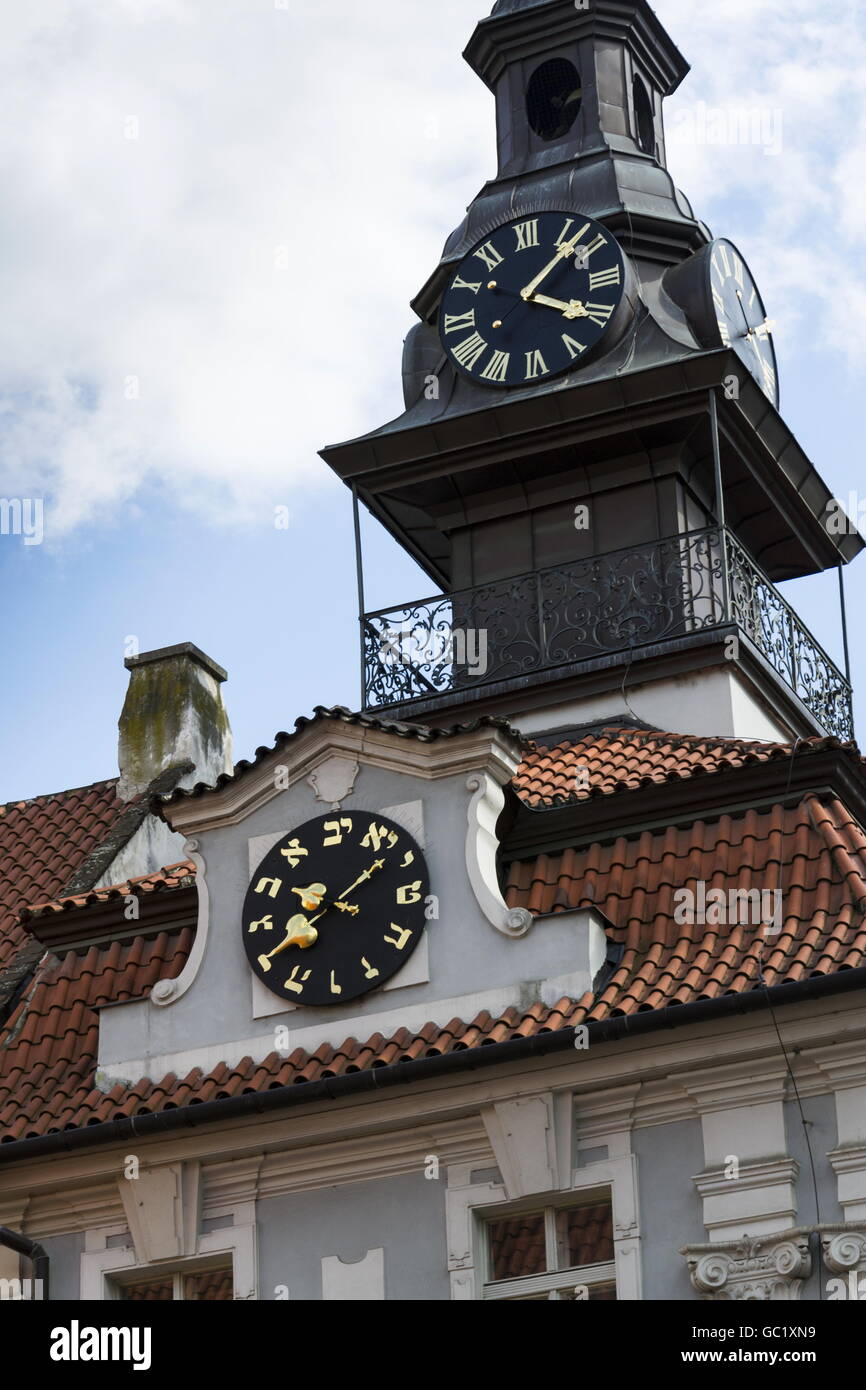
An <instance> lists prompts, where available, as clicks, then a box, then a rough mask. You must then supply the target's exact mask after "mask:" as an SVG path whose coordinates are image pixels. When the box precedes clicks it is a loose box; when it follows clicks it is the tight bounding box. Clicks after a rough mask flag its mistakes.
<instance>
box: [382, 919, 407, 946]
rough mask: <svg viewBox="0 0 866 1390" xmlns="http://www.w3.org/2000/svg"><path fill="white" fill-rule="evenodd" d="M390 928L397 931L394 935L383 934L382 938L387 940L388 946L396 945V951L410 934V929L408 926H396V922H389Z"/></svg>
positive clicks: (403, 944)
mask: <svg viewBox="0 0 866 1390" xmlns="http://www.w3.org/2000/svg"><path fill="white" fill-rule="evenodd" d="M391 930H392V931H395V932H396V933H397V935H396V937H393V936H385V937H383V940H384V941H387V943H388V945H389V946H396V947H397V950H398V951H402V950H403V947H404V946H405V945H406V942H407V941H408V940H409V937H410V936H411V935H412V933H411V931H410V930H409V928H408V927H398V926H397V923H396V922H392V923H391Z"/></svg>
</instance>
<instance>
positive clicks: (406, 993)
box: [99, 718, 607, 1086]
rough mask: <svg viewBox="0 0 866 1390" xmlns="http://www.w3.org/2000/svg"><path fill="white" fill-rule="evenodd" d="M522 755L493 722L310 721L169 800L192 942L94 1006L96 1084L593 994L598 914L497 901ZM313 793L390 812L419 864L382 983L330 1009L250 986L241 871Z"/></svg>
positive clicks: (317, 806)
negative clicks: (176, 968) (401, 725)
mask: <svg viewBox="0 0 866 1390" xmlns="http://www.w3.org/2000/svg"><path fill="white" fill-rule="evenodd" d="M521 751H522V750H521V744H520V742H519V741H518V740H517V738H516V737H515V736H514V735H513V734H512V733H511V732H510V731H509V730H508V729H506V728H503V727H502V726H500V725H484V724H480V725H479V726H477V727H474V728H469V729H467V730H465V731H460V732H458V733H457V734H455V735H445V736H437V737H432V738H425V739H421V738H417V737H415V736H407V735H406V734H405V733H404V732H395V731H392V730H389V729H387V728H380V727H378V726H374V727H367V726H366V725H364V724H355V723H352V722H349V721H347V720H342V719H336V718H335V719H321V720H318V721H317V722H315V723H314V724H312V725H309V726H307V727H306V729H305V730H304V731H302V733H301V734H300V735H298V736H297V737H296V738H295V739H293V740H291V741H290V742H289V743H288V744H284V745H283V747H282V748H280V749H279V750H278V751H277V752H276V753H274V754H268V755H267V756H265V757H264V758H263V759H262V761H261V762H260V763H259V764H257V765H256V766H254V767H252V768H250V769H249V770H248V771H246V772H245V773H244V774H243V775H241V776H239V777H237V778H235V779H234V780H233V781H232V782H229V783H227V784H226V785H225V786H223V787H221V788H220V789H219V790H218V791H215V792H213V793H207V794H204V795H196V796H192V797H184V798H180V799H179V800H177V801H176V802H172V803H171V804H170V805H169V806H168V807H167V808H166V815H167V818H168V819H169V821H170V823H171V825H172V827H173V828H174V829H176V830H183V831H184V832H186V833H188V834H190V835H191V836H192V838H191V839H190V840H189V841H187V843H186V846H185V852H186V853H187V854H188V855H189V856H190V857H191V858H192V859H193V860H194V862H195V864H196V868H197V888H198V897H199V915H198V927H197V933H196V939H195V943H194V947H193V950H192V952H191V954H190V957H189V960H188V962H187V965H186V968H185V969H184V971H183V972H182V973H181V975H180V976H179V977H178V978H177V979H176V980H162V981H160V982H158V983H157V985H156V986H155V987H154V989H153V991H152V993H151V996H150V998H149V999H148V1000H139V1001H135V1002H130V1003H124V1004H120V1005H113V1006H111V1007H108V1008H105V1009H103V1010H102V1011H101V1014H100V1041H99V1073H100V1082H99V1084H100V1085H103V1086H110V1085H111V1084H112V1082H113V1081H115V1080H120V1081H124V1082H128V1083H132V1084H134V1083H135V1082H136V1081H137V1080H139V1079H141V1078H142V1077H143V1076H149V1077H151V1078H152V1079H154V1080H158V1079H161V1078H162V1077H163V1076H164V1075H166V1074H167V1073H168V1072H176V1073H177V1074H179V1075H185V1074H186V1073H187V1072H188V1071H189V1070H190V1069H191V1068H193V1067H196V1066H200V1067H202V1068H203V1069H204V1070H206V1071H210V1070H212V1069H213V1067H214V1066H216V1065H218V1064H219V1063H221V1062H223V1063H225V1064H226V1065H228V1066H234V1065H237V1063H238V1062H240V1061H241V1060H243V1059H244V1058H245V1057H250V1058H252V1059H253V1060H254V1061H263V1060H264V1059H265V1058H266V1057H268V1056H269V1055H271V1054H272V1053H274V1052H275V1051H277V1052H280V1053H281V1054H283V1055H289V1054H290V1053H291V1052H292V1051H294V1050H295V1048H299V1047H300V1048H303V1049H305V1050H315V1049H316V1048H317V1047H319V1046H320V1045H321V1044H322V1043H323V1042H324V1043H330V1044H332V1045H333V1046H339V1045H341V1044H342V1043H343V1042H344V1041H345V1039H346V1038H349V1037H355V1038H358V1039H360V1040H363V1039H366V1038H368V1037H371V1036H372V1035H373V1034H374V1033H376V1032H382V1033H383V1034H385V1036H388V1035H390V1034H393V1033H394V1032H396V1031H397V1030H399V1029H400V1028H404V1027H405V1028H408V1029H414V1030H415V1031H417V1030H419V1029H420V1028H421V1027H423V1026H424V1024H426V1023H431V1022H432V1023H435V1024H438V1025H439V1026H444V1025H445V1024H446V1023H448V1022H449V1021H450V1020H451V1019H453V1018H454V1017H455V1016H457V1017H461V1018H464V1019H466V1020H467V1021H470V1020H471V1019H472V1018H474V1017H475V1016H476V1015H477V1014H478V1013H480V1012H482V1011H487V1012H489V1013H491V1014H492V1015H493V1016H494V1017H496V1016H499V1015H500V1014H501V1013H503V1012H504V1011H505V1010H506V1009H508V1008H512V1007H514V1008H525V1007H526V1006H527V1005H528V1004H530V1003H534V1002H536V1001H538V1000H542V1001H544V1002H546V1003H548V1004H550V1005H553V1004H555V1003H556V1002H557V1001H558V1000H559V999H561V998H562V997H563V996H568V997H574V998H579V997H581V996H582V995H583V994H585V993H586V992H588V991H590V990H591V989H592V987H593V982H594V980H595V978H596V976H597V973H598V970H599V969H600V967H601V965H602V964H603V961H604V959H605V953H606V946H607V943H606V938H605V933H604V924H603V919H601V918H600V917H599V915H598V914H597V913H595V912H594V911H593V910H591V909H589V910H585V911H576V912H567V913H560V914H554V915H552V916H550V917H547V918H543V919H538V920H537V921H536V920H534V919H533V917H532V915H531V914H530V913H528V912H524V911H523V910H521V911H520V912H511V911H510V910H509V909H508V908H507V906H506V904H505V902H504V900H503V898H502V894H501V889H500V886H499V882H498V876H497V864H496V849H497V842H496V821H497V817H498V809H499V808H500V807H501V806H502V801H503V790H502V789H503V787H504V786H505V784H506V783H507V782H508V781H509V780H510V779H511V778H512V776H513V774H514V772H515V770H516V768H517V765H518V763H519V760H520V756H521ZM314 772H316V773H317V776H316V777H315V779H314V778H313V776H312V774H313V773H314ZM319 773H321V775H318V774H319ZM320 794H321V795H324V796H326V797H329V796H331V795H337V794H340V795H341V796H342V802H341V810H342V814H343V815H346V816H357V815H367V814H371V815H375V814H382V815H388V816H389V817H390V818H391V819H393V820H395V821H397V822H398V823H400V824H402V825H404V826H405V827H406V829H407V830H409V831H410V832H411V833H412V835H413V836H414V837H415V838H416V839H417V840H418V842H419V844H421V845H422V847H423V848H424V851H425V857H426V859H427V864H428V870H429V875H430V894H431V895H432V896H431V899H430V904H429V910H430V915H429V916H428V925H427V927H426V930H425V932H424V936H423V937H422V943H423V944H421V945H419V946H418V947H417V949H416V950H415V952H414V953H413V955H412V957H411V958H410V960H409V961H408V962H407V965H406V967H405V970H404V971H401V972H399V973H398V974H395V975H394V976H393V977H392V979H391V980H390V981H388V984H389V985H390V988H388V989H377V990H374V991H372V992H371V993H370V994H368V995H366V996H364V997H363V998H361V999H356V1000H354V1001H350V1002H348V1003H346V1004H340V1003H339V1002H338V1003H336V1004H335V1005H333V1006H331V1007H324V1006H322V1007H312V1006H307V1007H305V1006H303V1003H302V1001H297V1000H295V999H294V998H293V999H292V1003H294V1004H295V1005H296V1007H295V1008H291V1007H289V1004H288V1001H286V1000H285V999H283V998H281V997H280V996H278V995H277V994H274V993H272V992H271V991H269V990H267V988H266V986H264V985H263V984H261V982H257V986H256V987H254V986H253V983H252V981H253V979H254V976H253V975H252V972H251V971H250V969H249V965H248V962H247V959H246V953H245V951H244V945H243V939H242V935H241V920H242V912H243V902H244V898H245V895H246V892H247V888H248V886H249V882H250V876H251V870H253V869H254V868H255V867H256V865H257V864H258V863H260V862H261V858H262V857H263V855H264V854H265V853H267V851H268V850H269V849H270V848H272V847H273V845H274V844H275V842H276V841H277V840H278V839H279V838H280V837H281V836H283V835H285V834H286V833H287V831H289V830H291V829H292V828H293V827H295V826H299V825H301V824H303V823H304V822H305V821H308V820H311V819H313V818H315V817H317V816H321V815H322V814H327V812H324V813H323V810H322V802H321V801H320V800H319V796H320ZM331 804H332V803H330V802H328V805H329V806H330V805H331Z"/></svg>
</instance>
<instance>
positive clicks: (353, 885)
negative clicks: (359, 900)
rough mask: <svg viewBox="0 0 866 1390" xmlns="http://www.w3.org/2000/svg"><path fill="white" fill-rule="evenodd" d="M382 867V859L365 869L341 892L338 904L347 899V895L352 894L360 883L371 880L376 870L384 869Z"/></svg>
mask: <svg viewBox="0 0 866 1390" xmlns="http://www.w3.org/2000/svg"><path fill="white" fill-rule="evenodd" d="M384 867H385V861H384V859H376V860H375V861H374V862H373V863H372V864H371V865H370V867H369V869H365V870H364V872H363V873H362V874H361V875H360V877H359V878H356V879H355V882H354V883H350V884H349V887H348V888H345V889H344V890H343V892H342V893H341V894H340V902H343V901H344V900H345V899H346V898H348V896H349V894H350V893H352V892H353V891H354V890H355V889H356V888H359V887H360V885H361V884H362V883H366V882H367V879H368V878H372V877H373V875H374V873H375V872H376V870H377V869H384Z"/></svg>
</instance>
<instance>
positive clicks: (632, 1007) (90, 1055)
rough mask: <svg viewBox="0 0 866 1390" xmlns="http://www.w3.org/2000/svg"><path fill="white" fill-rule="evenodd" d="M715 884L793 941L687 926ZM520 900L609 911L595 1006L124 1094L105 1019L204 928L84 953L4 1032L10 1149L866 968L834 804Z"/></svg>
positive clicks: (859, 896)
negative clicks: (112, 1077)
mask: <svg viewBox="0 0 866 1390" xmlns="http://www.w3.org/2000/svg"><path fill="white" fill-rule="evenodd" d="M180 867H181V868H185V867H186V866H180ZM151 877H152V876H151ZM700 880H703V881H705V882H706V883H707V884H708V885H709V886H710V887H722V888H725V889H733V888H737V889H748V888H768V889H770V890H771V891H772V890H774V889H775V888H776V887H778V886H779V885H781V887H782V891H783V905H784V911H783V919H784V920H783V923H782V926H781V930H780V931H779V932H778V934H776V935H773V936H768V937H764V936H763V934H762V931H761V928H760V927H759V926H750V927H743V926H721V925H719V926H700V925H692V924H689V923H688V922H686V923H684V924H682V925H680V924H678V923H677V922H676V921H675V916H674V907H675V902H674V893H675V891H676V889H678V888H682V887H690V886H691V887H694V886H695V885H696V884H697V882H698V881H700ZM507 897H508V901H509V903H511V904H512V905H521V906H529V907H531V908H533V909H534V910H535V911H536V912H559V911H565V910H568V909H569V908H573V907H578V906H581V905H594V906H595V907H597V908H599V909H600V910H601V911H602V912H603V913H604V914H605V915H606V916H607V917H608V918H609V919H610V921H611V923H612V924H613V925H612V927H611V929H610V935H611V937H612V938H613V940H614V941H616V942H618V943H620V944H621V945H622V947H623V955H622V959H621V961H620V962H619V965H618V966H617V967H616V968H615V971H614V973H613V975H612V976H611V978H610V979H609V980H608V982H607V983H606V985H605V986H604V987H603V989H602V991H601V993H600V995H599V996H598V997H597V998H595V997H593V996H592V995H589V994H588V995H586V996H584V998H582V999H569V998H564V999H561V1000H560V1001H559V1002H558V1003H557V1004H556V1005H555V1006H554V1007H553V1008H548V1007H547V1006H545V1005H543V1004H541V1003H536V1004H534V1005H533V1006H532V1007H530V1008H528V1009H524V1010H519V1009H516V1008H512V1009H508V1010H506V1011H505V1013H504V1014H503V1015H502V1016H501V1017H499V1018H492V1017H491V1016H490V1015H489V1014H487V1013H481V1014H479V1015H478V1016H477V1017H476V1018H474V1019H470V1020H461V1019H452V1020H451V1021H450V1022H449V1023H447V1024H446V1025H445V1026H444V1027H440V1026H438V1025H436V1024H433V1023H428V1024H427V1025H425V1027H423V1028H422V1029H420V1030H419V1031H418V1032H417V1033H415V1032H411V1031H409V1030H407V1029H400V1030H399V1031H398V1032H397V1033H395V1034H394V1035H393V1036H392V1037H390V1038H384V1037H383V1036H382V1035H381V1034H375V1035H374V1036H373V1037H371V1038H369V1039H367V1040H366V1041H364V1042H360V1041H359V1040H358V1039H356V1038H348V1039H346V1040H345V1041H343V1042H342V1043H340V1044H339V1045H338V1044H336V1043H334V1044H322V1046H321V1047H319V1048H318V1049H317V1050H316V1052H315V1053H313V1054H312V1055H310V1054H308V1053H305V1052H303V1051H302V1050H300V1049H298V1050H296V1051H295V1052H293V1053H292V1055H291V1056H289V1057H285V1058H284V1057H280V1056H279V1055H278V1054H276V1053H271V1055H270V1056H269V1057H267V1058H266V1059H265V1060H264V1061H262V1062H254V1061H252V1060H251V1059H250V1058H248V1057H247V1058H245V1059H243V1060H242V1061H241V1062H239V1063H238V1064H237V1066H232V1067H229V1066H227V1065H225V1064H222V1065H220V1066H218V1067H217V1068H215V1069H214V1070H213V1071H211V1072H210V1073H209V1074H207V1075H205V1074H204V1073H203V1072H202V1071H201V1070H200V1069H198V1068H196V1069H194V1070H193V1071H191V1072H190V1073H189V1074H188V1075H187V1076H184V1077H177V1076H173V1075H169V1076H165V1077H160V1078H155V1079H152V1080H145V1081H141V1082H139V1083H138V1084H137V1085H136V1086H135V1087H134V1088H133V1089H131V1090H130V1089H127V1088H126V1087H124V1086H123V1085H121V1084H116V1085H114V1086H113V1087H112V1088H111V1089H110V1090H109V1091H108V1092H107V1093H105V1092H103V1091H101V1090H99V1089H97V1088H96V1086H95V1068H96V1056H97V1040H98V1021H97V1014H96V1009H97V1007H98V1006H99V1005H100V1004H103V1003H105V1002H107V1001H109V1000H111V1001H120V1000H125V999H137V998H141V997H144V996H146V995H147V993H148V992H149V991H150V989H151V988H152V986H153V984H154V983H155V981H156V980H157V979H160V978H173V977H175V976H176V975H177V974H179V973H180V971H181V969H182V968H183V965H184V963H185V960H186V958H187V955H188V952H189V949H190V946H191V943H192V938H193V932H192V930H191V929H189V928H185V929H184V930H182V931H179V932H175V933H166V932H162V933H161V934H160V935H159V936H157V937H156V938H154V939H152V940H146V939H144V938H143V937H138V938H135V939H134V940H133V941H132V942H127V943H122V944H121V943H118V942H114V943H113V944H112V945H111V946H109V947H102V948H97V947H93V946H92V947H90V948H89V949H88V950H87V951H86V953H84V954H82V953H76V952H74V951H70V952H68V953H67V954H66V955H65V957H64V959H63V960H62V961H59V960H57V959H56V958H54V957H51V956H48V957H46V959H45V960H44V961H43V963H42V966H41V968H40V970H39V972H38V974H37V976H36V978H35V980H34V981H33V982H32V983H31V985H30V987H29V989H28V990H27V992H26V994H25V996H24V997H23V998H22V999H21V1000H20V1001H19V1003H18V1005H17V1007H16V1009H15V1011H14V1012H13V1014H12V1015H11V1017H10V1018H9V1020H8V1023H7V1026H6V1028H5V1030H4V1032H3V1033H2V1034H0V1140H2V1141H3V1142H5V1143H8V1142H10V1141H12V1140H15V1139H21V1138H26V1137H29V1136H35V1135H43V1134H47V1133H50V1132H52V1131H55V1130H61V1129H65V1128H76V1127H79V1126H81V1125H85V1124H94V1123H99V1122H101V1121H107V1120H111V1119H115V1118H117V1117H119V1116H121V1115H126V1116H129V1115H135V1114H140V1113H146V1112H152V1111H160V1110H164V1109H167V1108H177V1107H178V1106H183V1105H187V1104H189V1103H190V1102H191V1101H193V1100H195V1101H207V1100H213V1099H220V1098H222V1097H228V1096H235V1095H240V1094H243V1093H245V1092H257V1091H267V1090H271V1089H273V1088H275V1087H280V1086H290V1085H299V1084H303V1083H304V1082H310V1081H316V1080H320V1079H323V1078H326V1077H335V1076H341V1075H346V1074H348V1073H351V1072H356V1071H362V1070H366V1069H368V1068H373V1067H382V1066H391V1065H394V1064H395V1063H399V1062H401V1061H408V1060H412V1059H415V1058H419V1057H426V1056H439V1055H442V1054H443V1053H446V1052H454V1051H458V1050H464V1049H466V1048H476V1047H484V1046H489V1045H491V1044H492V1043H496V1042H501V1041H508V1040H510V1039H513V1038H517V1037H528V1036H532V1035H537V1034H540V1033H549V1032H553V1031H557V1030H561V1029H564V1028H568V1027H573V1026H577V1025H578V1024H581V1023H584V1022H588V1021H593V1020H600V1019H605V1018H610V1017H613V1016H616V1015H623V1014H634V1013H638V1012H641V1011H645V1010H649V1009H662V1008H666V1007H669V1006H671V1005H676V1004H687V1003H692V1002H695V1001H697V1000H699V999H712V998H716V997H718V996H720V995H723V994H737V993H743V992H746V991H749V990H753V989H755V988H756V987H758V986H759V985H760V984H761V983H762V982H763V983H766V984H767V985H768V986H772V985H775V984H780V983H783V982H786V981H797V980H801V979H804V978H806V977H809V976H818V975H826V974H831V973H833V972H836V971H839V970H844V969H851V968H853V967H856V966H860V965H863V964H864V963H866V923H864V914H866V835H864V832H863V830H862V829H861V827H860V826H859V825H858V824H856V822H854V821H853V819H852V818H851V816H850V815H849V814H848V812H847V811H846V810H845V808H844V806H842V805H841V804H840V803H839V802H838V801H836V800H832V801H828V802H827V803H826V804H824V803H823V802H822V801H820V800H819V799H818V798H817V797H814V796H810V797H808V798H806V799H805V800H804V801H803V802H802V803H801V804H800V805H799V806H796V807H793V808H787V809H786V808H783V807H781V806H776V807H773V808H772V809H771V810H769V811H766V812H760V813H759V812H756V811H747V812H744V813H742V814H740V815H725V816H720V817H717V818H715V819H713V820H712V821H710V820H708V821H706V822H698V823H697V824H696V825H694V826H693V827H691V828H680V827H672V828H670V829H666V830H656V831H646V832H645V833H643V834H641V835H637V836H634V837H632V838H629V839H625V838H621V839H618V840H616V841H615V842H614V843H612V844H606V845H599V844H596V845H591V846H588V847H583V848H581V849H579V850H578V849H571V850H565V851H564V852H561V853H557V854H556V855H545V856H540V857H538V858H536V859H533V860H532V861H530V862H524V863H518V864H514V865H512V867H511V870H510V873H509V876H508V890H507ZM762 972H763V973H762Z"/></svg>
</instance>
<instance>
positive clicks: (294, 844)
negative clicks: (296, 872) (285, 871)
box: [280, 840, 310, 869]
mask: <svg viewBox="0 0 866 1390" xmlns="http://www.w3.org/2000/svg"><path fill="white" fill-rule="evenodd" d="M309 852H310V851H309V850H308V849H304V848H303V847H302V845H301V842H300V840H290V841H289V843H288V844H287V845H286V848H285V849H281V850H280V854H281V855H282V856H283V858H284V859H288V861H289V863H290V864H291V866H292V868H293V869H296V868H297V867H298V865H299V864H300V862H301V860H302V859H303V858H304V857H305V856H306V855H308V854H309Z"/></svg>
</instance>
